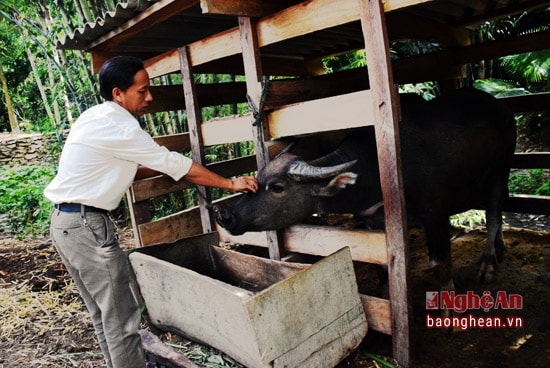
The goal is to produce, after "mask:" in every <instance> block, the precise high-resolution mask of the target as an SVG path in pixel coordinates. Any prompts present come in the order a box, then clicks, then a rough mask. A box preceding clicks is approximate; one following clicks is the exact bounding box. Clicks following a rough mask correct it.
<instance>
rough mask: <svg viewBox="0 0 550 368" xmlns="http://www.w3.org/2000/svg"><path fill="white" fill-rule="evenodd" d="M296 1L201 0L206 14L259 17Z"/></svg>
mask: <svg viewBox="0 0 550 368" xmlns="http://www.w3.org/2000/svg"><path fill="white" fill-rule="evenodd" d="M295 2H296V1H294V0H247V1H227V0H201V9H202V12H203V13H204V14H225V15H235V16H240V17H254V18H259V17H263V16H264V15H267V14H271V13H274V12H276V11H279V10H281V9H284V8H286V7H287V6H289V5H291V4H293V3H295Z"/></svg>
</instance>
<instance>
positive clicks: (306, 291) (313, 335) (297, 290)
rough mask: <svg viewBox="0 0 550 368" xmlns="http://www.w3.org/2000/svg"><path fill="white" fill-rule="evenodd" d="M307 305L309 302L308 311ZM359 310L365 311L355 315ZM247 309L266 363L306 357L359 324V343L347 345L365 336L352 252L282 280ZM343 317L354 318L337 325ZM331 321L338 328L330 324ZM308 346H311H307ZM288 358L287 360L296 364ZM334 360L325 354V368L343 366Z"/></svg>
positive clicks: (344, 251) (252, 300) (249, 302)
mask: <svg viewBox="0 0 550 368" xmlns="http://www.w3.org/2000/svg"><path fill="white" fill-rule="evenodd" d="M335 275H338V277H334V276H335ZM304 302H307V307H305V306H304ZM358 307H359V309H360V312H361V313H352V312H351V311H353V310H354V309H356V308H358ZM245 308H246V310H247V311H248V316H249V319H250V322H251V324H252V326H253V330H254V331H255V334H256V341H257V343H258V348H259V355H260V357H261V359H262V362H263V363H264V364H266V365H267V364H268V363H269V362H271V361H273V360H275V359H277V358H279V357H281V356H282V355H284V354H285V353H287V352H292V355H295V354H297V355H298V357H303V356H306V357H308V356H310V355H312V354H314V353H315V352H316V350H317V349H318V348H319V346H323V345H324V343H326V341H332V340H334V339H336V338H337V337H341V336H345V335H346V333H347V332H348V331H349V327H350V325H351V326H356V325H360V326H361V327H362V329H361V332H362V333H361V334H360V338H356V339H355V341H354V344H353V346H348V347H347V348H349V349H350V350H352V349H353V348H355V347H357V345H359V343H360V342H361V340H362V337H363V336H364V335H365V334H366V332H367V323H366V319H365V315H364V312H363V310H362V305H361V301H360V299H359V296H358V294H357V283H356V279H355V273H354V271H353V264H352V262H351V254H350V251H349V249H348V248H343V249H341V250H339V251H338V252H336V253H335V254H332V255H331V256H329V257H327V258H324V259H322V260H320V261H319V262H316V263H315V264H314V265H313V266H311V267H309V268H307V269H305V270H302V271H300V272H298V273H296V274H295V275H294V276H292V277H291V278H288V279H285V280H283V281H281V282H279V283H278V284H277V287H274V288H269V289H266V290H264V291H262V292H259V293H258V294H256V295H254V296H252V297H251V298H249V299H247V300H246V301H245ZM342 316H349V317H350V318H353V319H352V320H351V321H347V320H345V319H344V320H343V321H338V320H339V318H342ZM274 317H276V318H274ZM333 322H336V323H337V326H331V324H332V323H333ZM338 322H340V323H338ZM297 326H300V328H299V329H297V328H296V327H297ZM331 327H334V328H331ZM289 331H292V333H288V332H289ZM356 337H358V336H356ZM310 339H311V341H308V340H310ZM304 342H307V346H305V347H304V346H303V345H304V344H303V343H304ZM300 348H302V349H300ZM329 353H334V352H333V351H331V352H329ZM289 358H290V357H286V359H285V360H290V361H292V358H290V359H289ZM331 358H332V357H329V356H326V360H327V366H333V365H335V364H337V363H338V362H339V361H337V362H334V361H331ZM328 363H333V364H328ZM275 366H279V365H277V364H275ZM282 366H284V365H281V367H282ZM290 366H293V365H290Z"/></svg>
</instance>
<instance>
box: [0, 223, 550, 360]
mask: <svg viewBox="0 0 550 368" xmlns="http://www.w3.org/2000/svg"><path fill="white" fill-rule="evenodd" d="M510 220H513V221H512V222H513V224H512V225H513V227H511V226H509V227H507V228H506V231H505V238H506V243H507V246H508V250H507V252H506V254H505V260H504V262H503V263H502V264H501V265H500V268H499V270H498V273H497V277H496V278H495V279H494V280H492V281H491V282H487V283H485V284H480V283H479V282H478V281H477V280H476V275H477V267H478V260H479V257H480V255H481V252H482V249H483V245H484V237H485V232H484V229H480V230H475V231H471V232H464V231H463V230H455V231H454V233H453V235H454V239H453V249H452V252H453V261H454V269H455V272H454V277H455V284H456V289H457V293H466V292H467V291H472V292H474V293H476V294H478V295H482V293H483V292H484V291H490V292H491V293H492V295H496V293H497V292H498V291H504V292H506V293H507V294H508V295H509V294H519V295H521V296H522V298H523V306H522V309H512V310H507V311H504V310H494V309H493V310H490V311H489V312H486V313H485V312H483V311H477V310H474V311H466V312H465V313H464V314H470V313H471V314H475V315H479V316H485V317H487V316H490V317H506V316H513V317H521V321H522V322H523V325H522V326H521V327H518V328H500V329H482V328H471V329H468V330H464V331H454V332H449V331H448V330H446V329H438V328H431V329H430V328H427V327H426V315H427V312H428V311H427V310H426V304H425V303H426V291H430V290H437V286H436V285H435V284H434V283H433V282H432V277H431V275H430V273H429V272H428V271H427V268H428V267H427V255H426V249H425V246H424V244H423V236H422V232H421V231H419V230H418V229H413V230H411V233H410V237H411V248H410V257H411V258H410V260H411V261H410V263H411V284H412V288H413V291H412V300H413V304H412V305H413V313H414V332H413V335H412V341H413V344H414V354H413V357H414V361H415V363H414V366H415V367H419V368H427V367H443V368H455V367H479V368H485V367H487V368H489V367H504V368H506V367H510V368H512V367H514V368H516V367H541V368H542V367H549V366H550V338H549V333H550V323H549V318H548V314H549V313H548V311H549V310H550V303H549V301H550V285H549V270H550V268H549V267H548V266H549V259H550V221H548V218H546V217H539V216H532V217H526V216H521V217H518V218H515V219H511V218H510ZM509 222H511V221H509ZM520 227H523V229H521V228H520ZM123 235H124V236H123V244H124V246H125V247H131V246H133V239H132V232H131V230H129V229H125V231H124V232H123ZM1 236H2V234H0V237H1ZM0 255H1V258H0V315H1V316H2V324H1V326H0V367H6V368H7V367H40V368H45V367H48V368H49V367H101V366H103V359H102V357H101V353H100V352H99V349H98V346H97V344H96V342H95V337H94V334H93V329H92V326H91V322H90V319H89V317H88V315H87V313H86V311H85V308H84V307H83V305H82V303H81V301H80V298H79V296H78V293H77V291H76V290H75V287H74V284H73V283H72V282H71V280H70V278H69V277H68V276H67V274H66V272H65V269H64V267H63V266H62V264H61V262H60V260H59V258H58V256H57V254H56V253H55V251H54V249H53V246H52V245H51V242H50V241H49V240H48V239H39V240H36V241H16V240H14V239H13V238H11V237H10V236H9V234H8V235H6V234H4V235H3V237H2V238H0ZM375 274H376V273H373V275H375ZM368 280H369V278H368V277H367V281H362V282H370V281H368ZM381 281H383V280H380V279H376V280H375V277H372V281H371V282H372V283H373V284H376V285H378V284H382V283H383V282H381ZM370 286H372V285H367V287H370ZM143 327H144V328H147V325H146V324H144V326H143ZM160 336H161V338H162V339H163V340H167V339H170V338H172V340H171V343H172V345H176V344H174V342H176V341H177V345H178V346H189V347H190V348H189V349H191V350H193V349H195V350H196V347H194V346H195V345H189V344H190V343H189V342H187V341H185V340H182V339H176V337H174V336H171V335H170V334H160ZM369 353H371V354H377V355H378V356H381V357H391V354H392V347H391V338H390V337H389V336H386V335H382V334H379V333H376V332H374V331H369V333H368V334H367V337H366V338H365V340H364V341H363V343H362V344H361V346H360V348H359V349H358V350H357V351H356V352H354V353H352V354H351V356H350V357H349V358H347V359H346V360H345V361H344V362H342V363H341V364H340V365H339V367H341V368H343V367H350V368H364V367H379V366H382V365H381V363H376V362H374V361H373V360H372V359H371V358H369V357H367V354H369ZM193 354H195V355H197V354H196V353H193V352H191V355H193ZM200 354H204V350H202V352H201V353H200ZM212 354H215V353H212ZM206 360H208V359H206ZM213 361H216V363H214V362H209V363H200V362H199V361H196V362H197V363H199V364H200V365H203V366H209V367H221V366H224V367H229V366H237V365H231V363H228V361H229V360H226V361H225V363H224V364H225V365H220V364H219V362H217V359H214V360H213ZM216 364H218V365H216Z"/></svg>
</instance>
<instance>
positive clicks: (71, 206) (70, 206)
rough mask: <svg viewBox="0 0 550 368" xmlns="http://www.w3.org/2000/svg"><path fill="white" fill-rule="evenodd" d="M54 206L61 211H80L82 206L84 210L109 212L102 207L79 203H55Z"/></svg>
mask: <svg viewBox="0 0 550 368" xmlns="http://www.w3.org/2000/svg"><path fill="white" fill-rule="evenodd" d="M54 207H55V208H57V209H58V210H59V211H61V212H80V211H81V210H82V207H84V212H104V213H107V212H109V211H107V210H104V209H102V208H97V207H92V206H86V205H85V204H80V203H56V204H55V205H54Z"/></svg>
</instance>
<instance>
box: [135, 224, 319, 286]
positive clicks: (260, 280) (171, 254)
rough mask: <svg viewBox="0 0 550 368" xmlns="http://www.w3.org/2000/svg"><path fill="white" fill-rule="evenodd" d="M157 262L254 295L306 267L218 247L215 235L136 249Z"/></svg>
mask: <svg viewBox="0 0 550 368" xmlns="http://www.w3.org/2000/svg"><path fill="white" fill-rule="evenodd" d="M135 252H140V253H143V254H147V255H149V256H152V257H155V258H157V259H160V260H163V261H166V262H170V263H172V264H175V265H177V266H180V267H183V268H186V269H189V270H192V271H195V272H197V273H199V274H201V275H204V276H207V277H210V278H213V279H216V280H219V281H222V282H225V283H227V284H230V285H233V286H236V287H239V288H241V289H245V290H248V291H250V292H253V293H257V292H259V291H262V290H264V289H266V288H268V287H270V286H271V285H274V284H276V283H278V282H280V281H282V280H284V279H286V278H288V277H290V276H292V275H294V274H295V273H296V272H298V271H300V270H302V269H304V268H306V267H308V266H310V265H309V264H302V263H291V262H283V261H274V260H271V259H268V258H263V257H258V256H253V255H249V254H244V253H241V252H238V251H233V250H229V249H225V248H222V247H220V246H219V239H218V237H217V233H210V234H204V235H199V236H196V237H191V238H186V239H184V240H179V241H177V242H174V243H170V244H160V245H154V246H148V247H143V248H139V249H136V250H135Z"/></svg>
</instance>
